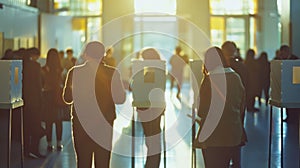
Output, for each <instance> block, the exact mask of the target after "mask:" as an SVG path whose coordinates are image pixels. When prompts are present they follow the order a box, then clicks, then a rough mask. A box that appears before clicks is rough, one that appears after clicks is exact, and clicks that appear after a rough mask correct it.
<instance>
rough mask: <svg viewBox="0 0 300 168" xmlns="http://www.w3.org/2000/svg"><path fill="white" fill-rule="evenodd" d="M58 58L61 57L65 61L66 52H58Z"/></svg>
mask: <svg viewBox="0 0 300 168" xmlns="http://www.w3.org/2000/svg"><path fill="white" fill-rule="evenodd" d="M58 56H59V58H60V59H63V58H64V57H65V52H64V51H63V50H60V51H59V52H58Z"/></svg>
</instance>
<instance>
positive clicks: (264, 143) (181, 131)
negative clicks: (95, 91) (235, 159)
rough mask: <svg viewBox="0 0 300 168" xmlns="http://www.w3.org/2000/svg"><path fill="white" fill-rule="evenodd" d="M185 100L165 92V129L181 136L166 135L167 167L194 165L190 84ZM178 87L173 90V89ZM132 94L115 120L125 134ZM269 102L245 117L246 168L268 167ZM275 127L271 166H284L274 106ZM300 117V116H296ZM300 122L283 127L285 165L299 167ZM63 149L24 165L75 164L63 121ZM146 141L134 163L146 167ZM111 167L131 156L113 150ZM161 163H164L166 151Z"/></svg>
mask: <svg viewBox="0 0 300 168" xmlns="http://www.w3.org/2000/svg"><path fill="white" fill-rule="evenodd" d="M184 90H185V91H186V92H183V93H184V94H183V97H182V102H181V103H180V102H179V101H178V100H177V99H176V97H175V94H171V92H170V91H169V90H168V91H167V92H166V98H167V110H166V130H167V131H168V130H169V129H170V128H175V129H176V130H177V134H178V135H179V137H182V138H180V140H179V141H177V142H176V143H172V144H171V143H170V142H171V141H170V140H171V139H170V138H172V136H167V137H166V141H167V152H166V158H165V159H166V164H167V167H170V168H171V167H172V168H174V167H176V168H177V167H178V168H189V167H191V130H190V127H191V119H190V118H189V117H186V114H187V113H191V105H190V104H191V101H192V100H191V98H192V96H190V92H189V86H188V85H184ZM174 91H175V90H173V92H174ZM130 97H131V96H130V94H128V99H127V101H126V103H125V104H124V105H121V106H118V110H117V111H118V117H117V119H116V121H115V126H114V127H115V130H116V131H118V132H122V133H123V134H130V133H131V124H130V120H129V119H130V118H131V115H132V107H131V106H130V105H131V104H130V102H131V100H130ZM269 112H270V106H265V105H262V106H261V107H260V111H259V112H257V113H251V112H247V114H246V118H245V127H246V131H247V134H248V140H249V142H248V144H247V145H246V146H245V147H243V150H242V167H243V168H254V167H255V168H266V167H268V149H269V148H268V141H269V139H268V137H269V114H270V113H269ZM272 120H273V131H272V155H271V159H272V161H271V163H272V164H271V167H272V168H277V167H282V166H281V164H280V153H281V152H282V150H281V148H280V142H281V139H280V130H281V129H280V110H279V109H278V108H275V107H274V108H273V119H272ZM297 120H298V119H297ZM297 123H298V122H290V123H288V124H287V123H283V130H284V132H283V133H284V136H283V137H284V141H283V143H284V150H283V155H284V167H286V168H297V167H299V148H298V135H299V132H298V124H297ZM63 126H64V127H63V128H64V130H63V144H64V150H63V151H62V152H52V153H49V154H47V158H46V159H31V158H25V168H32V167H43V168H44V167H45V168H73V167H76V162H75V154H74V149H73V144H72V140H71V124H70V122H64V125H63ZM136 134H140V135H141V134H142V128H141V125H140V124H136ZM113 144H114V151H119V150H129V151H130V150H131V142H126V141H123V140H122V135H121V136H119V137H114V139H113ZM146 150H147V149H146V148H145V143H144V142H143V141H138V142H136V154H139V157H137V158H136V159H135V167H137V168H141V167H143V163H144V162H145V157H141V156H144V155H145V154H146ZM41 152H42V153H46V140H45V137H44V138H42V140H41ZM17 158H18V157H13V160H14V163H13V167H20V165H19V164H18V163H17ZM111 167H112V168H129V167H131V158H130V157H129V156H122V155H119V154H113V155H112V159H111ZM160 167H161V168H162V167H164V165H163V155H162V161H161V165H160ZM201 167H204V164H203V158H202V154H201V150H197V168H201Z"/></svg>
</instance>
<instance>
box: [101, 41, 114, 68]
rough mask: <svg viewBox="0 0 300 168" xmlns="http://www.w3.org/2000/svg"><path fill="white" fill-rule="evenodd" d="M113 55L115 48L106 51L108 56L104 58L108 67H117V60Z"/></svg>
mask: <svg viewBox="0 0 300 168" xmlns="http://www.w3.org/2000/svg"><path fill="white" fill-rule="evenodd" d="M113 53H114V48H113V47H112V46H111V47H108V49H107V50H106V55H105V56H104V58H103V61H104V63H105V64H106V65H109V66H112V67H116V59H115V58H114V57H113Z"/></svg>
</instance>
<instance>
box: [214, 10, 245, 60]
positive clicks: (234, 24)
mask: <svg viewBox="0 0 300 168" xmlns="http://www.w3.org/2000/svg"><path fill="white" fill-rule="evenodd" d="M210 27H211V43H212V45H214V46H219V47H221V45H222V44H223V43H224V42H225V41H228V40H229V41H234V42H235V43H236V45H237V47H238V48H240V52H241V54H242V57H243V56H244V54H245V52H246V50H247V49H248V48H249V47H250V46H249V44H250V42H249V41H250V40H249V39H250V38H249V35H250V34H249V18H248V17H245V16H213V17H211V22H210Z"/></svg>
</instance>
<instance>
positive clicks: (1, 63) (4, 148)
mask: <svg viewBox="0 0 300 168" xmlns="http://www.w3.org/2000/svg"><path fill="white" fill-rule="evenodd" d="M22 106H23V100H22V61H21V60H0V109H1V111H0V112H1V121H2V122H3V123H2V125H3V127H1V131H2V135H1V136H4V137H5V138H4V140H3V141H0V149H1V151H0V167H8V168H9V167H10V166H11V163H10V162H11V135H12V133H11V129H12V115H13V109H15V108H18V107H22ZM19 112H20V113H18V114H17V112H16V113H14V115H20V118H21V120H20V121H21V124H20V126H21V128H20V134H21V135H20V137H21V138H20V139H21V140H20V141H21V142H20V144H21V148H20V151H21V167H23V161H24V158H23V112H22V108H21V110H20V111H19ZM2 119H3V120H2ZM4 134H5V135H4Z"/></svg>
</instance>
